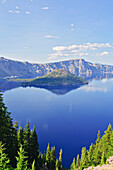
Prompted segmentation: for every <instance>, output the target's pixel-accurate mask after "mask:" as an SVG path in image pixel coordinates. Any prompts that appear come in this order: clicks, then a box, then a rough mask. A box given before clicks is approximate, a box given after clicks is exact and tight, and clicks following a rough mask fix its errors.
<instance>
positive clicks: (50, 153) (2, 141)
mask: <svg viewBox="0 0 113 170" xmlns="http://www.w3.org/2000/svg"><path fill="white" fill-rule="evenodd" d="M63 152H65V151H62V149H61V150H60V152H59V158H56V151H55V147H51V146H50V145H49V143H48V147H47V150H46V153H43V154H42V153H41V152H40V151H39V143H38V137H37V133H36V130H35V126H34V127H33V129H31V130H30V127H29V122H28V120H27V124H26V126H25V128H24V129H23V128H22V127H18V123H17V121H16V120H15V123H14V124H13V120H12V118H11V117H10V113H9V112H8V111H7V107H6V106H5V104H4V103H3V98H2V94H1V93H0V170H4V169H6V170H14V169H16V170H27V169H28V170H30V169H32V170H35V169H36V170H44V169H46V170H63V169H66V167H65V168H64V167H63V165H62V153H63ZM110 156H113V131H112V127H111V125H110V124H109V126H108V128H107V130H106V131H105V133H104V135H103V136H101V134H100V131H98V134H97V139H96V141H95V143H94V144H91V146H90V147H89V149H88V150H87V149H86V147H83V148H82V152H81V155H79V154H78V155H77V158H76V159H75V158H74V159H73V162H72V164H71V165H70V170H76V169H80V170H82V169H84V168H87V167H89V166H97V165H103V164H105V163H106V164H108V161H107V159H108V158H109V157H110Z"/></svg>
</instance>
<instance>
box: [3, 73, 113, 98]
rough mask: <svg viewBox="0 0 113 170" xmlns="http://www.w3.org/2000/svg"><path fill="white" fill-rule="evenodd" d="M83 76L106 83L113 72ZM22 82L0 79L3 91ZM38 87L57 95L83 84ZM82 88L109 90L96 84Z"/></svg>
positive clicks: (18, 85) (87, 89)
mask: <svg viewBox="0 0 113 170" xmlns="http://www.w3.org/2000/svg"><path fill="white" fill-rule="evenodd" d="M80 76H81V77H83V78H84V79H85V80H87V81H89V82H90V81H92V80H102V82H103V83H105V82H106V81H107V79H110V78H113V74H112V73H110V74H109V73H106V74H105V73H101V74H92V75H86V74H82V75H80ZM20 86H21V83H19V82H14V81H6V80H0V88H1V91H2V92H4V91H7V90H11V89H14V88H17V87H20ZM33 87H36V88H42V89H46V90H48V91H51V92H52V93H54V94H56V95H65V94H67V93H69V92H70V91H72V90H75V89H78V88H80V87H81V86H78V85H74V86H54V87H52V86H33ZM82 89H83V90H85V91H86V92H88V91H94V92H95V91H104V92H107V89H106V88H102V87H94V86H87V85H85V86H82Z"/></svg>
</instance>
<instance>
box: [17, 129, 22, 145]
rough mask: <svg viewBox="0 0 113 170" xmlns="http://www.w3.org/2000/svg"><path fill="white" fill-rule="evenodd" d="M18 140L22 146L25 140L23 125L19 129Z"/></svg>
mask: <svg viewBox="0 0 113 170" xmlns="http://www.w3.org/2000/svg"><path fill="white" fill-rule="evenodd" d="M17 140H18V146H19V148H20V146H21V145H23V140H24V134H23V129H22V127H21V126H20V127H19V129H18V134H17Z"/></svg>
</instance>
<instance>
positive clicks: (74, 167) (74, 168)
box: [70, 158, 77, 170]
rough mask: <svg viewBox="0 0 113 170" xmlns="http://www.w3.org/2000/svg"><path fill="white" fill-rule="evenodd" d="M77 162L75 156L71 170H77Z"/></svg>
mask: <svg viewBox="0 0 113 170" xmlns="http://www.w3.org/2000/svg"><path fill="white" fill-rule="evenodd" d="M76 169H77V168H76V162H75V158H74V159H73V163H72V164H71V166H70V170H76Z"/></svg>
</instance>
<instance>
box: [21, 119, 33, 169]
mask: <svg viewBox="0 0 113 170" xmlns="http://www.w3.org/2000/svg"><path fill="white" fill-rule="evenodd" d="M23 148H24V150H25V153H26V156H27V160H28V165H29V167H30V166H31V164H30V127H29V121H28V120H27V124H26V126H25V129H24V141H23Z"/></svg>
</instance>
